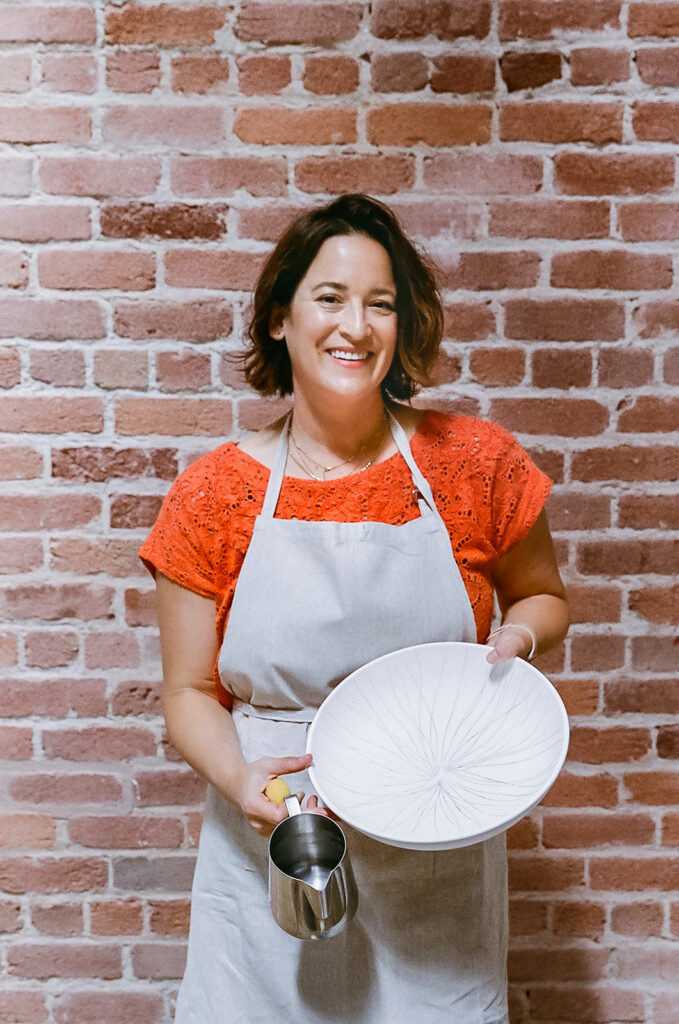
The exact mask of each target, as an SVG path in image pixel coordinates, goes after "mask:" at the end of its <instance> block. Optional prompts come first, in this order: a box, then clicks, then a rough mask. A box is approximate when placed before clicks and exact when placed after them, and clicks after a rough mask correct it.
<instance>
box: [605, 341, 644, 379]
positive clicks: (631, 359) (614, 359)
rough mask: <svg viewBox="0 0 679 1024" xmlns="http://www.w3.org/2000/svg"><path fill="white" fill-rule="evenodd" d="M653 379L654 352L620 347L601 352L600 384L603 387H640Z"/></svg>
mask: <svg viewBox="0 0 679 1024" xmlns="http://www.w3.org/2000/svg"><path fill="white" fill-rule="evenodd" d="M652 379H653V353H652V352H647V351H644V350H643V349H634V348H620V347H618V346H613V347H611V348H605V349H602V350H601V351H600V352H599V384H600V385H601V386H602V387H609V388H630V387H638V386H640V385H642V384H648V383H649V382H650V381H651V380H652Z"/></svg>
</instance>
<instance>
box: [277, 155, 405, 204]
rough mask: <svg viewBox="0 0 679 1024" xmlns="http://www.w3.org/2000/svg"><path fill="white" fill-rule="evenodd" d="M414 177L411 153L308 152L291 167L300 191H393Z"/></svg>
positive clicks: (402, 189)
mask: <svg viewBox="0 0 679 1024" xmlns="http://www.w3.org/2000/svg"><path fill="white" fill-rule="evenodd" d="M414 181H415V165H414V160H413V158H412V157H409V156H396V155H389V154H381V153H378V154H364V155H359V154H355V155H353V154H352V155H349V154H347V155H339V156H335V157H333V156H331V155H327V156H322V157H321V156H310V157H305V158H303V159H301V160H299V161H298V162H297V164H296V167H295V183H296V185H297V187H298V188H300V189H301V190H302V191H303V192H328V193H339V192H357V191H358V192H360V191H371V192H373V193H375V194H379V195H393V194H394V193H395V192H401V191H405V190H407V189H410V188H411V187H412V186H413V184H414Z"/></svg>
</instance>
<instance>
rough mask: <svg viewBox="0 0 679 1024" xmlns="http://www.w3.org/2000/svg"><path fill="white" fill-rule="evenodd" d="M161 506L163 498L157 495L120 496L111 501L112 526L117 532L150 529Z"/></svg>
mask: <svg viewBox="0 0 679 1024" xmlns="http://www.w3.org/2000/svg"><path fill="white" fill-rule="evenodd" d="M161 504H162V499H161V497H160V496H159V495H155V494H118V495H116V497H115V498H113V499H112V501H111V526H112V527H113V528H114V529H116V530H135V529H138V528H139V527H147V528H150V527H151V526H153V524H154V523H155V521H156V519H157V517H158V513H159V512H160V506H161Z"/></svg>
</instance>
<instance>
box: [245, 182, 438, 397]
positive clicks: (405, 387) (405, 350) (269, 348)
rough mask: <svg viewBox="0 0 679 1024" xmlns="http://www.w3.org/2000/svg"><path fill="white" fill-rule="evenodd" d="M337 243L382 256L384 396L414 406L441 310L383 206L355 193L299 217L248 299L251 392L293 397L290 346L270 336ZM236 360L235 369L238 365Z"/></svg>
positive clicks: (420, 261)
mask: <svg viewBox="0 0 679 1024" xmlns="http://www.w3.org/2000/svg"><path fill="white" fill-rule="evenodd" d="M334 235H366V236H367V237H368V238H372V239H374V241H376V242H378V243H379V244H380V245H381V246H383V248H384V249H386V251H387V253H388V254H389V257H390V259H391V266H392V273H393V275H394V283H395V285H396V313H397V325H398V326H397V339H396V352H395V354H394V358H393V360H392V364H391V366H390V368H389V372H388V373H387V375H386V377H385V379H384V381H383V382H382V392H383V394H384V395H385V396H390V397H392V398H397V399H407V398H411V397H412V396H413V395H414V394H415V393H416V392H417V391H418V390H419V388H420V387H421V386H422V385H425V384H428V383H430V378H429V370H430V368H431V366H432V363H433V362H434V359H435V358H436V353H437V352H438V348H439V345H440V343H441V337H442V334H443V309H442V306H441V299H440V297H439V294H438V290H437V288H436V281H435V279H434V273H433V268H432V266H431V265H430V264H429V263H428V261H427V260H426V259H425V258H424V257H423V256H421V255H420V254H419V253H418V252H417V250H416V249H415V247H414V246H413V244H412V242H410V241H409V239H408V238H407V237H406V236H405V234H404V233H403V231H402V229H401V227H400V225H399V223H398V220H397V219H396V217H395V216H394V214H393V213H392V211H391V210H390V209H389V207H388V206H385V205H384V203H380V202H378V200H376V199H372V198H371V197H370V196H366V195H362V194H360V193H356V194H351V195H342V196H339V197H338V198H337V199H334V200H333V201H332V202H331V203H328V204H327V206H321V207H318V208H316V209H312V210H309V211H308V212H307V213H303V214H302V215H301V216H299V217H297V219H296V220H294V221H293V222H292V224H291V225H290V226H289V227H288V229H287V230H286V231H285V234H284V235H283V236H282V238H281V239H280V241H279V242H278V244H277V245H276V248H275V249H274V250H273V252H272V253H271V254H270V256H269V258H268V259H267V261H266V263H265V264H264V267H263V269H262V272H261V274H260V276H259V280H258V282H257V285H256V287H255V290H254V295H253V311H252V318H251V320H250V324H249V327H248V336H249V338H250V344H249V345H247V347H246V349H245V351H244V352H243V353H242V354H241V356H240V360H242V363H241V365H242V367H243V371H244V375H245V379H246V381H247V382H248V384H249V385H250V386H251V387H252V388H254V389H255V390H256V391H259V393H260V394H262V395H274V394H278V395H287V394H290V393H291V392H292V367H291V364H290V357H289V355H288V350H287V346H286V345H285V344H283V343H281V341H277V340H275V339H273V338H272V337H271V335H270V334H269V328H270V325H271V321H272V317H273V316H274V315H275V313H276V312H279V311H280V310H287V309H288V308H289V306H290V303H291V302H292V299H293V297H294V294H295V292H296V291H297V287H298V285H299V283H300V281H301V280H302V279H303V277H304V276H305V275H306V272H307V270H308V269H309V267H310V266H311V264H312V263H313V261H314V259H315V258H316V255H317V253H318V250H319V249H320V247H321V246H322V244H323V242H325V241H326V240H327V239H328V238H332V237H333V236H334ZM240 360H239V361H240Z"/></svg>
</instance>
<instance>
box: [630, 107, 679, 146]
mask: <svg viewBox="0 0 679 1024" xmlns="http://www.w3.org/2000/svg"><path fill="white" fill-rule="evenodd" d="M632 127H633V129H634V131H635V133H636V136H637V138H638V139H641V140H642V141H644V142H652V141H659V142H679V103H666V102H660V103H641V102H640V103H637V104H635V106H634V115H633V117H632Z"/></svg>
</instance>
